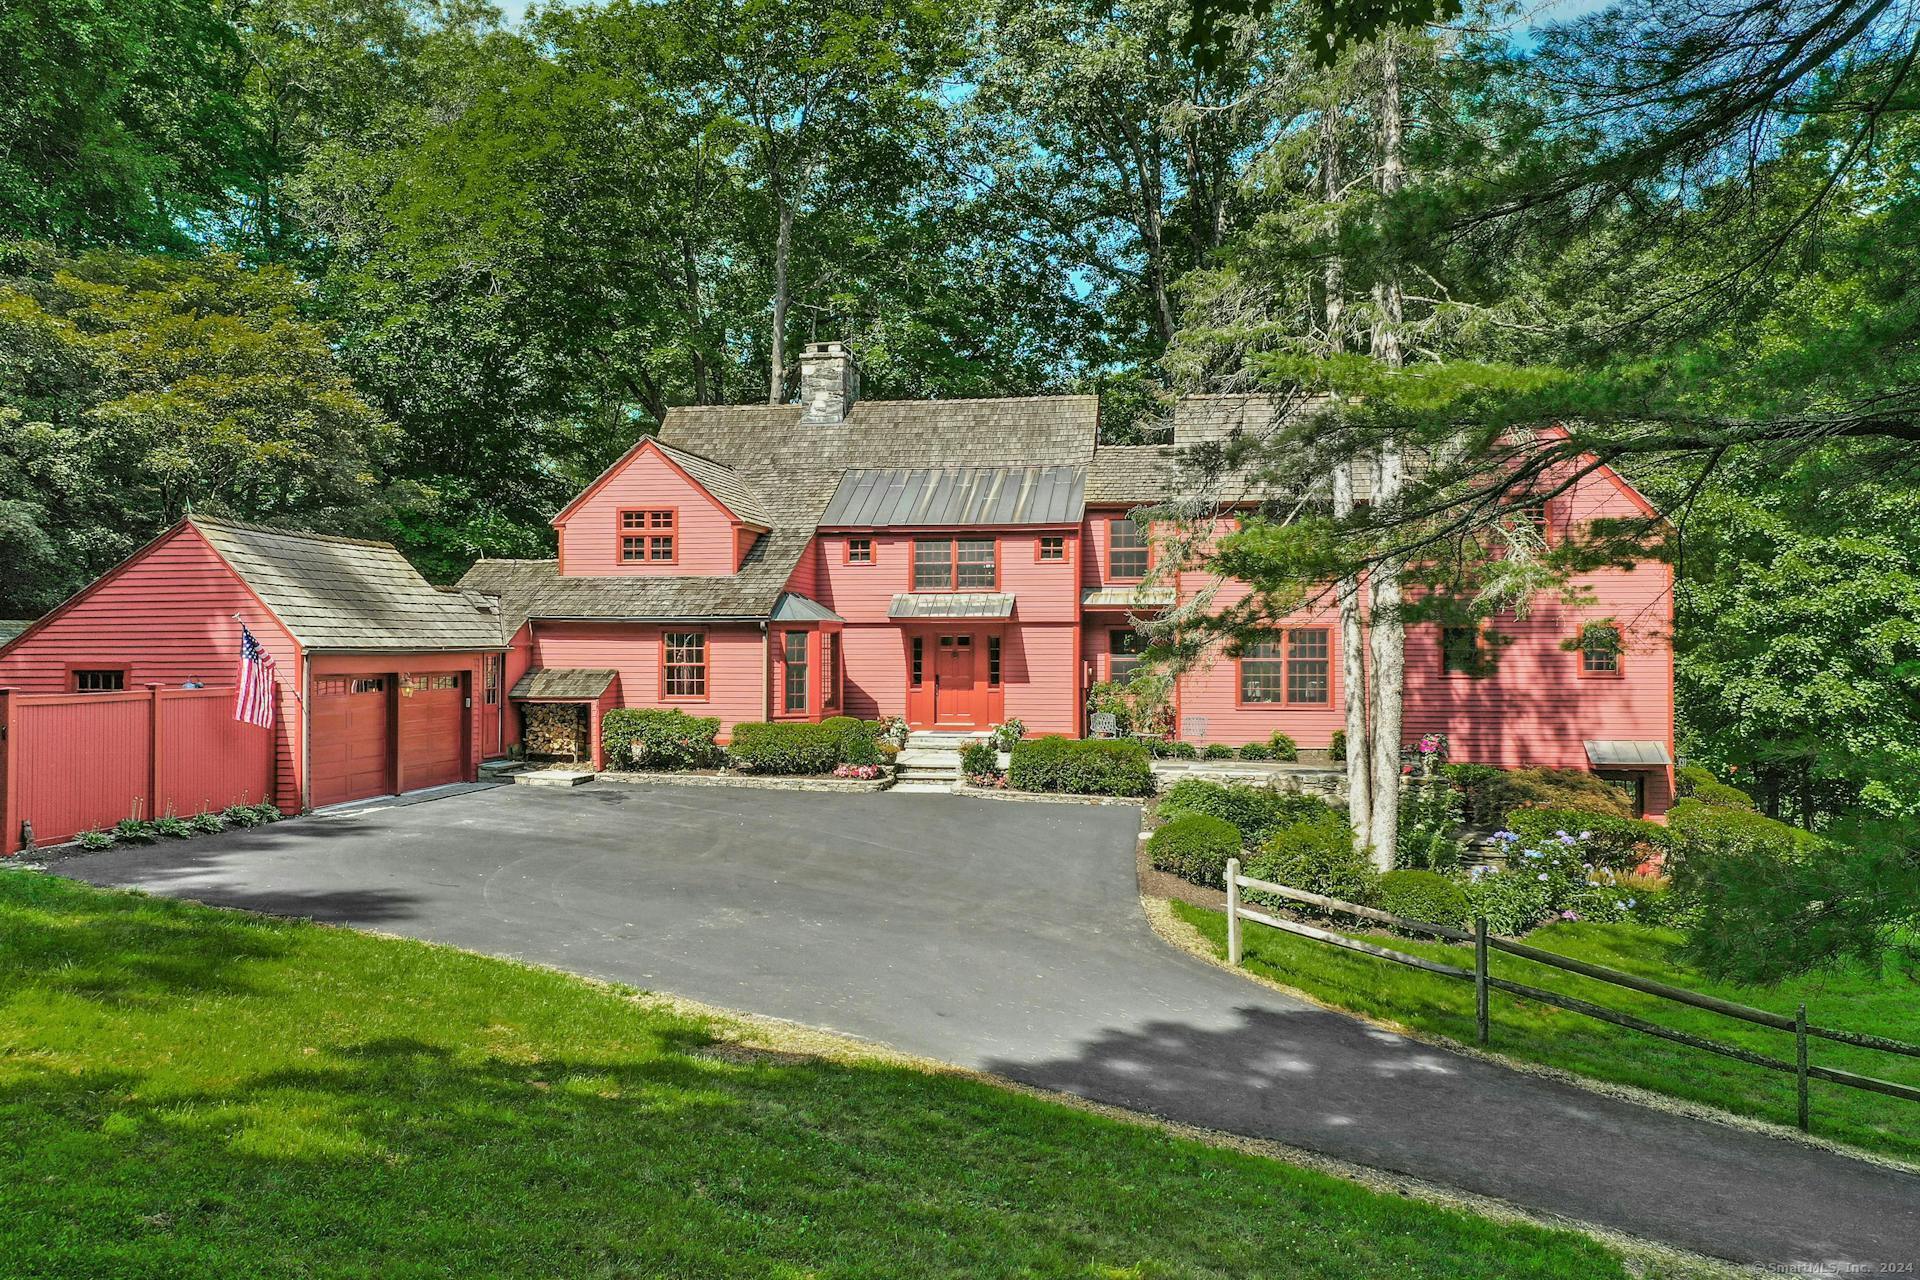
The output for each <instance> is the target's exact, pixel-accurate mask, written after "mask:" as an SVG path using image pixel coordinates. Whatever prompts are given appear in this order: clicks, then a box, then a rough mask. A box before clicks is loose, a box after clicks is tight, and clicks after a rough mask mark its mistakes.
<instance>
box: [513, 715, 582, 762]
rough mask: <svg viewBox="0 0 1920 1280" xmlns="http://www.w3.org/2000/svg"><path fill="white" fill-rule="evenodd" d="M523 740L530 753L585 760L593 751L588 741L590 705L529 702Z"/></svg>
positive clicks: (532, 754) (531, 754)
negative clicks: (588, 709) (587, 706)
mask: <svg viewBox="0 0 1920 1280" xmlns="http://www.w3.org/2000/svg"><path fill="white" fill-rule="evenodd" d="M525 714H526V734H525V736H524V738H523V741H524V742H525V744H526V751H527V754H528V755H530V756H560V757H564V758H565V759H568V760H582V759H585V758H586V757H587V755H589V754H590V752H591V745H590V744H589V743H588V741H587V709H586V708H585V707H583V706H580V705H579V704H577V703H568V702H534V703H529V704H526V707H525Z"/></svg>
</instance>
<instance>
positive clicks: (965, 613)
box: [887, 591, 1013, 618]
mask: <svg viewBox="0 0 1920 1280" xmlns="http://www.w3.org/2000/svg"><path fill="white" fill-rule="evenodd" d="M887 616H888V617H889V618H1009V617H1012V616H1013V596H1012V594H1011V593H1009V592H1005V591H927V592H920V593H918V594H916V593H913V592H905V591H903V592H901V593H900V594H899V595H897V596H895V597H894V598H893V601H892V603H890V604H888V605H887Z"/></svg>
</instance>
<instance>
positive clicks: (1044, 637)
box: [1000, 623, 1080, 734]
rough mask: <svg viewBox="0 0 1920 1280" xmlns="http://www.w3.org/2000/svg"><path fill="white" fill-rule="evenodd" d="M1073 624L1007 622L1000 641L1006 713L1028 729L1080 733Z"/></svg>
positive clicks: (1030, 732)
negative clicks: (1047, 624) (1008, 625)
mask: <svg viewBox="0 0 1920 1280" xmlns="http://www.w3.org/2000/svg"><path fill="white" fill-rule="evenodd" d="M1073 637H1074V625H1073V624H1072V623H1066V624H1063V625H1049V626H1025V627H1008V628H1007V633H1006V637H1005V639H1004V640H1003V641H1002V646H1003V647H1002V649H1001V658H1000V661H1001V663H1002V668H1001V669H1002V671H1003V672H1004V673H1005V681H1006V714H1007V718H1008V719H1010V720H1019V721H1021V722H1022V723H1023V724H1025V725H1026V726H1027V732H1028V733H1029V734H1039V733H1065V734H1075V733H1077V732H1079V701H1080V699H1079V695H1078V693H1077V692H1076V687H1077V681H1076V679H1075V674H1074V669H1073Z"/></svg>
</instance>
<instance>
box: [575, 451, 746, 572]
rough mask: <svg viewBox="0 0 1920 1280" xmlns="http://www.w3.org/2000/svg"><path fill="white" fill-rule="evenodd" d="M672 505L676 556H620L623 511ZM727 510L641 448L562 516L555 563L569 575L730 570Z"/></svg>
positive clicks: (731, 551) (733, 561) (732, 553)
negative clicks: (654, 559) (652, 559)
mask: <svg viewBox="0 0 1920 1280" xmlns="http://www.w3.org/2000/svg"><path fill="white" fill-rule="evenodd" d="M648 508H655V509H665V508H672V509H674V511H675V513H676V515H677V516H678V526H679V527H678V529H677V530H676V533H675V536H676V538H677V539H678V548H677V550H678V553H679V554H678V556H677V558H676V559H675V560H674V561H673V562H672V563H660V564H654V563H649V562H646V561H639V562H628V561H622V560H621V559H620V513H621V512H622V511H630V510H643V509H648ZM735 523H736V521H735V520H734V519H733V516H732V514H731V513H729V512H728V511H727V509H726V508H725V507H723V506H721V505H720V504H719V503H718V502H717V501H715V500H714V499H713V497H712V496H711V495H709V494H708V493H707V491H706V490H705V489H702V488H701V487H700V486H699V485H697V484H695V483H693V481H692V480H690V479H688V478H687V475H686V473H685V472H683V471H681V470H680V468H678V467H676V466H674V465H673V463H671V462H669V461H667V459H666V456H665V455H664V454H662V453H660V451H659V450H657V449H651V448H646V449H641V450H640V451H639V452H638V453H636V454H634V455H633V456H632V457H630V458H628V459H627V461H626V462H625V463H624V464H623V465H622V466H621V467H620V469H619V470H618V471H615V472H614V473H613V474H612V475H610V476H608V477H607V478H606V479H605V480H604V481H603V482H602V483H601V484H600V487H599V488H597V489H595V490H591V491H589V493H588V495H587V497H586V500H585V501H583V502H581V503H580V504H579V505H578V506H577V507H575V508H574V509H573V510H572V511H570V512H568V513H567V514H566V519H565V521H564V522H563V523H559V524H558V528H559V530H560V566H561V571H562V572H564V573H565V574H566V575H567V576H569V577H610V576H619V575H626V574H637V575H642V576H645V575H654V576H669V577H671V576H687V575H692V576H702V577H707V576H712V575H715V574H728V573H732V572H733V571H734V569H735V568H736V566H737V565H738V561H737V560H736V559H735V558H734V556H735V549H736V548H735V542H734V525H735Z"/></svg>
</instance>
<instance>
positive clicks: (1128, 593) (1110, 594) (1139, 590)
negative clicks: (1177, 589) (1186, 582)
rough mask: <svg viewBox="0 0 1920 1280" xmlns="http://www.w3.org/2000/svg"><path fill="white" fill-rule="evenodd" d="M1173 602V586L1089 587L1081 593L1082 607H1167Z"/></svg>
mask: <svg viewBox="0 0 1920 1280" xmlns="http://www.w3.org/2000/svg"><path fill="white" fill-rule="evenodd" d="M1173 603H1174V590H1173V588H1172V587H1088V588H1087V589H1086V590H1085V591H1082V592H1081V593H1080V607H1081V608H1082V609H1166V608H1170V607H1171V606H1172V605H1173Z"/></svg>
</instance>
